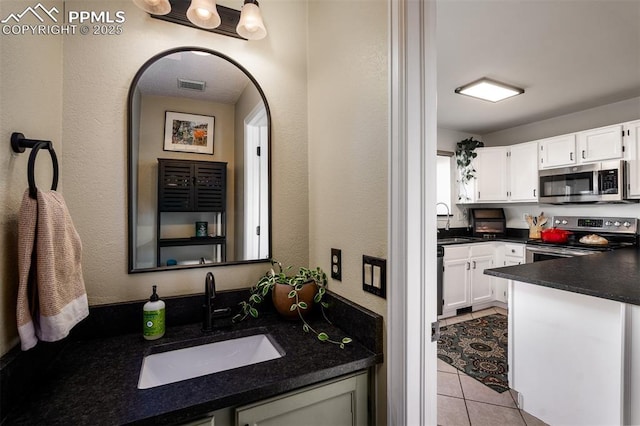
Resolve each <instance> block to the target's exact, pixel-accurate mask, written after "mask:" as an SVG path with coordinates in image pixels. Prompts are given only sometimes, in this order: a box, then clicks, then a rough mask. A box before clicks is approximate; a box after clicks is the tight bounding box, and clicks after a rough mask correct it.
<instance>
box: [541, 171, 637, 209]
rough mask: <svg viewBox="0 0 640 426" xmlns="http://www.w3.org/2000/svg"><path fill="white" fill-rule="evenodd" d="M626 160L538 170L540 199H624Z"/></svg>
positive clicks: (555, 200) (542, 201)
mask: <svg viewBox="0 0 640 426" xmlns="http://www.w3.org/2000/svg"><path fill="white" fill-rule="evenodd" d="M624 181H625V164H624V161H623V160H614V161H603V162H600V163H592V164H583V165H578V166H571V167H562V168H557V169H547V170H540V171H539V172H538V191H539V196H538V202H540V203H549V204H565V203H597V202H612V203H615V202H623V201H624V199H625V196H624V195H625V194H624V191H625V184H624Z"/></svg>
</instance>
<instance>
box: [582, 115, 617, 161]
mask: <svg viewBox="0 0 640 426" xmlns="http://www.w3.org/2000/svg"><path fill="white" fill-rule="evenodd" d="M578 151H579V155H578V161H579V162H581V163H589V162H593V161H602V160H615V159H622V156H623V152H622V125H621V124H617V125H614V126H606V127H599V128H597V129H591V130H585V131H584V132H579V133H578Z"/></svg>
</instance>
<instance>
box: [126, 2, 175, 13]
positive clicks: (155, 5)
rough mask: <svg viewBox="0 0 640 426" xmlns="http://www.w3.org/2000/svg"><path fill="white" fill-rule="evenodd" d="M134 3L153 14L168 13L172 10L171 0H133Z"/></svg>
mask: <svg viewBox="0 0 640 426" xmlns="http://www.w3.org/2000/svg"><path fill="white" fill-rule="evenodd" d="M133 3H134V4H135V5H136V6H138V7H139V8H140V9H142V10H144V11H145V12H147V13H150V14H152V15H166V14H167V13H169V12H171V3H169V0H133Z"/></svg>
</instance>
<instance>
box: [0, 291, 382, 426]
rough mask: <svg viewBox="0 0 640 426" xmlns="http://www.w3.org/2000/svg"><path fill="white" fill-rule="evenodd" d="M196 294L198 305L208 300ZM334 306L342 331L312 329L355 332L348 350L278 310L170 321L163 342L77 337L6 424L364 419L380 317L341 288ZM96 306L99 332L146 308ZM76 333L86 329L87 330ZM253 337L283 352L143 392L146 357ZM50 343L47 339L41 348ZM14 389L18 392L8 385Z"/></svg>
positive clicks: (132, 336)
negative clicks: (230, 319)
mask: <svg viewBox="0 0 640 426" xmlns="http://www.w3.org/2000/svg"><path fill="white" fill-rule="evenodd" d="M192 299H193V304H194V305H195V306H197V307H200V306H199V304H200V303H201V298H200V297H195V296H194V297H192ZM220 299H222V298H220ZM165 302H167V312H168V313H169V312H172V310H173V312H174V314H175V311H176V310H177V308H176V307H175V306H176V304H175V303H172V302H174V300H172V299H171V298H169V299H165ZM329 302H330V303H331V305H332V306H331V308H330V309H329V311H330V314H333V315H334V317H332V320H333V321H334V323H335V324H336V325H340V328H338V327H336V326H333V325H328V324H326V322H325V321H324V320H321V319H318V320H313V322H312V326H314V327H316V326H317V327H318V328H320V329H322V330H324V331H326V332H327V333H328V334H329V335H331V336H336V337H337V336H340V337H342V336H345V335H349V336H350V337H353V338H354V341H353V342H352V343H349V344H348V345H346V347H345V349H340V348H339V347H337V346H335V345H332V344H327V343H323V342H319V341H318V340H317V339H316V338H315V336H314V335H312V334H307V333H305V332H304V331H303V330H302V327H301V324H300V323H299V322H291V321H284V320H281V319H280V318H279V317H278V316H277V315H275V314H271V313H265V314H264V315H261V316H260V317H259V318H258V319H248V320H245V321H243V322H240V323H238V324H235V325H233V326H232V327H231V328H222V329H216V330H214V331H213V332H211V333H207V334H203V332H202V331H201V324H200V323H199V322H197V323H190V324H184V325H178V326H173V327H172V326H171V325H169V327H168V328H167V332H166V335H165V337H164V338H163V339H160V340H157V341H145V340H144V339H143V338H142V336H141V333H140V332H135V333H130V332H129V333H125V334H115V335H110V336H109V335H108V334H109V333H111V334H113V333H112V331H113V330H104V334H103V335H102V336H100V337H99V338H95V337H94V338H86V336H77V337H75V338H74V337H73V336H72V338H71V339H69V341H67V342H64V347H62V348H61V350H60V351H59V353H58V354H57V356H56V357H55V359H50V360H49V362H50V365H48V366H47V367H46V368H45V369H44V373H43V374H42V375H41V376H40V377H38V378H37V381H35V382H34V383H33V386H32V387H31V389H29V390H28V391H26V392H24V393H25V395H24V397H22V398H20V399H19V400H17V401H16V402H15V403H13V404H11V405H10V406H9V407H8V408H10V409H9V410H8V412H7V418H6V419H5V421H6V422H7V424H12V425H16V424H48V425H55V424H60V425H62V424H64V425H69V424H73V425H83V424H109V425H120V424H130V423H133V424H154V425H162V424H201V423H202V422H210V420H211V417H212V416H214V415H216V416H218V417H217V418H218V421H217V422H216V424H227V423H226V422H225V421H224V419H225V418H226V419H231V422H230V423H228V424H235V423H236V420H237V419H241V421H242V423H241V424H245V423H250V424H253V423H254V422H257V421H258V420H259V419H260V418H261V416H263V415H264V412H265V410H267V411H268V412H271V413H279V414H278V415H281V416H284V417H283V418H286V417H287V416H291V415H292V416H304V415H308V416H315V414H314V413H316V412H317V410H321V411H323V412H324V411H328V412H331V413H333V415H335V416H337V417H336V419H343V420H344V419H345V418H347V419H351V420H352V421H351V422H348V423H346V424H354V425H355V424H366V423H367V416H370V414H369V413H368V410H370V409H371V407H374V405H375V404H373V402H372V401H373V400H372V399H370V396H372V395H373V393H371V392H369V387H370V386H371V384H372V381H373V380H374V375H373V374H370V373H369V370H370V369H371V368H373V367H374V366H375V365H376V364H379V363H381V362H382V359H383V355H382V317H381V316H379V315H377V314H375V313H372V312H370V311H368V310H366V309H364V308H361V307H359V306H357V305H355V304H353V303H351V302H349V301H347V300H345V299H343V298H340V297H338V296H336V295H333V294H329ZM181 303H182V302H181ZM172 305H173V306H172ZM92 309H93V311H92V312H91V314H90V318H89V321H88V323H87V324H85V326H84V328H85V329H87V328H90V329H93V330H94V331H95V330H96V328H98V329H100V328H102V323H101V322H102V321H105V322H106V323H108V322H109V320H108V319H109V318H110V317H111V318H114V322H124V320H123V317H127V316H135V315H137V314H139V312H140V311H139V310H138V306H136V304H134V303H132V304H123V305H121V306H120V309H121V311H120V314H119V315H117V316H112V314H113V312H110V310H111V311H113V310H114V309H118V307H117V305H114V306H110V307H97V308H92ZM100 310H103V311H104V312H99V311H100ZM190 311H193V309H191V310H190ZM196 311H197V314H199V311H198V310H197V309H196ZM100 317H102V318H103V319H102V320H101V319H99V318H100ZM168 321H169V319H168ZM85 331H86V330H85ZM78 332H79V334H83V333H84V331H83V330H82V329H79V330H78ZM253 334H268V335H270V336H271V337H272V338H273V339H274V341H275V342H277V344H278V345H279V347H280V348H281V349H282V350H283V351H284V356H282V357H280V358H278V359H274V360H271V361H266V362H264V363H259V364H253V365H248V366H245V367H241V368H236V369H232V370H227V371H222V372H219V373H215V374H210V375H206V376H202V377H196V378H193V379H189V380H184V381H179V382H176V383H170V384H166V385H162V386H157V387H153V388H150V389H138V380H139V375H140V370H141V366H142V361H143V358H144V357H145V356H146V355H147V354H149V353H151V352H153V351H158V350H160V351H161V350H162V347H163V346H165V347H172V346H175V345H176V344H180V345H191V344H193V345H199V344H203V343H206V342H214V341H221V340H228V339H233V338H237V337H242V336H247V335H253ZM45 346H46V345H43V344H42V343H40V344H38V347H37V348H36V349H37V350H43V349H46V348H45ZM19 355H21V356H26V357H27V358H31V360H30V361H33V359H34V357H35V356H37V354H36V353H29V352H26V353H21V354H19ZM6 391H9V392H10V391H11V389H5V388H3V392H6ZM265 407H266V408H265ZM367 407H369V408H367ZM3 408H4V407H3ZM352 412H353V414H352ZM315 417H316V418H317V416H315ZM296 418H297V417H296ZM310 418H313V417H310ZM194 422H196V423H194ZM198 422H200V423H198ZM221 422H222V423H221ZM205 424H206V423H205ZM339 424H342V422H340V423H339Z"/></svg>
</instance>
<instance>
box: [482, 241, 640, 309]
mask: <svg viewBox="0 0 640 426" xmlns="http://www.w3.org/2000/svg"><path fill="white" fill-rule="evenodd" d="M484 273H485V274H487V275H492V276H495V277H499V278H506V279H509V280H515V281H521V282H525V283H531V284H537V285H541V286H545V287H551V288H555V289H558V290H565V291H570V292H573V293H580V294H585V295H587V296H594V297H599V298H602V299H609V300H615V301H617V302H622V303H629V304H632V305H640V248H625V249H619V250H613V251H607V252H600V253H596V254H590V255H587V256H575V257H567V258H563V259H554V260H546V261H543V262H534V263H527V264H524V265H515V266H506V267H503V268H492V269H485V271H484Z"/></svg>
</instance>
